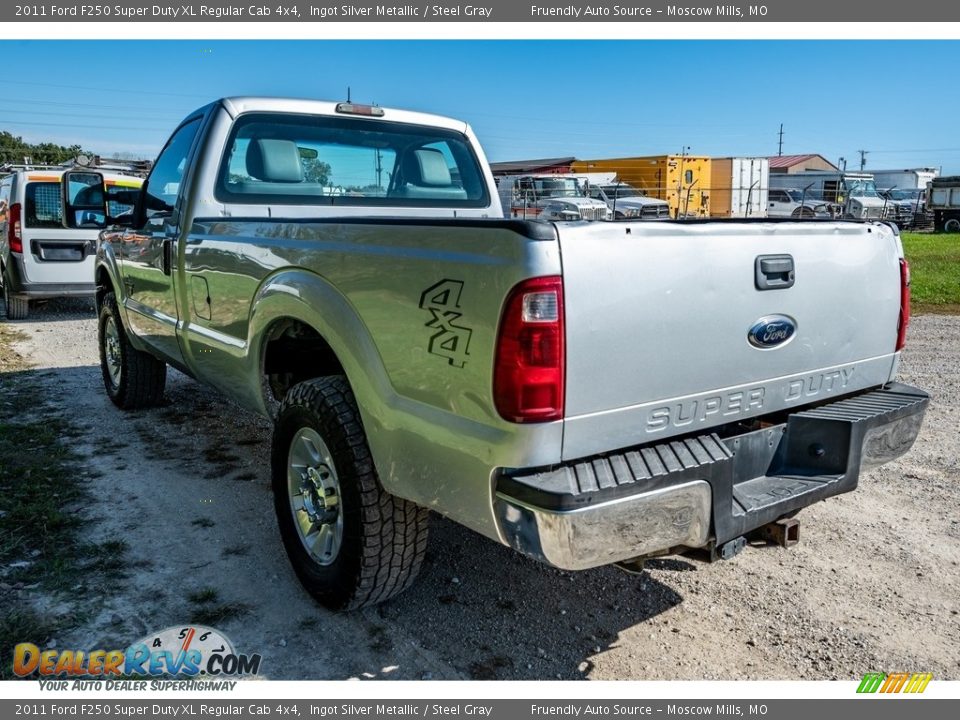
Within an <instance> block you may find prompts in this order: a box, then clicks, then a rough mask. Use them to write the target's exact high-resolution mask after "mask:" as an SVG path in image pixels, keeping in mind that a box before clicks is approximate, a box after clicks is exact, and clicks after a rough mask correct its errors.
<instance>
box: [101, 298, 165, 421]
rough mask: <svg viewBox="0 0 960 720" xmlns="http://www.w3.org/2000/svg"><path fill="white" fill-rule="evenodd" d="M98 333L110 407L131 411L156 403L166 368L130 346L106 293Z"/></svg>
mask: <svg viewBox="0 0 960 720" xmlns="http://www.w3.org/2000/svg"><path fill="white" fill-rule="evenodd" d="M99 330H100V331H99V344H100V369H101V371H102V374H103V386H104V388H106V391H107V395H109V396H110V399H111V400H112V401H113V404H114V405H116V406H117V407H119V408H122V409H123V410H135V409H137V408H144V407H151V406H153V405H156V404H157V403H159V402H160V398H161V397H163V387H164V385H165V384H166V381H167V365H166V363H164V362H163V361H161V360H158V359H157V358H155V357H154V356H153V355H151V354H149V353H145V352H142V351H141V350H137V349H136V348H135V347H134V346H133V345H131V344H130V340H129V339H128V338H127V333H126V330H124V328H123V323H122V322H121V320H120V312H119V310H118V308H117V299H116V297H115V296H114V294H113V293H107V294H106V295H105V296H104V298H103V302H102V303H101V305H100V322H99Z"/></svg>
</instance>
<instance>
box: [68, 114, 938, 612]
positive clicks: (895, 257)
mask: <svg viewBox="0 0 960 720" xmlns="http://www.w3.org/2000/svg"><path fill="white" fill-rule="evenodd" d="M99 182H100V180H99V178H98V176H97V175H96V174H94V173H89V172H86V173H82V172H78V173H73V174H72V175H71V178H70V183H71V186H72V187H74V188H75V189H76V188H82V187H83V186H87V185H88V186H90V187H92V188H94V189H96V186H97V184H98V183H99ZM64 184H65V185H67V184H68V183H64ZM75 196H76V197H88V198H97V197H102V193H98V192H95V191H91V192H86V193H84V192H82V191H77V192H75ZM64 202H65V203H66V204H65V207H69V208H70V209H76V210H82V209H83V208H74V207H72V206H71V204H76V201H75V199H74V198H70V197H65V198H64ZM101 211H103V209H102V208H101ZM74 216H76V213H74V212H67V213H64V217H74ZM120 220H121V223H122V224H117V223H113V222H112V219H110V218H108V220H107V223H108V224H110V227H108V228H107V229H106V230H105V231H104V232H103V233H102V235H101V241H100V243H99V247H98V253H97V267H96V285H97V301H98V307H99V318H100V319H99V344H100V353H101V358H102V366H103V380H104V384H105V386H106V390H107V393H108V394H109V396H110V398H111V399H112V400H113V402H114V403H115V404H116V405H118V406H119V407H121V408H124V409H133V408H140V407H145V406H149V405H151V404H154V403H156V402H157V401H158V400H160V398H161V395H162V393H163V388H164V381H165V370H166V367H167V366H168V365H170V366H172V367H175V368H178V369H179V370H181V371H183V372H185V373H187V374H188V375H190V376H192V377H194V378H196V379H197V380H199V381H200V382H203V383H206V384H209V385H212V386H214V387H216V388H218V389H219V390H220V391H222V392H223V393H224V394H225V395H226V396H228V397H230V398H232V399H233V400H234V401H235V402H237V403H238V404H239V405H242V406H243V407H246V408H249V409H251V410H253V411H255V412H258V413H261V414H263V415H267V416H270V417H272V418H274V419H275V430H274V435H273V448H272V458H271V467H272V478H273V489H274V497H275V505H276V512H277V518H278V521H279V526H280V532H281V535H282V538H283V541H284V544H285V547H286V550H287V552H288V554H289V556H290V559H291V561H292V563H293V566H294V568H295V569H296V571H297V574H298V575H299V577H300V579H301V580H302V582H303V584H304V586H305V587H306V588H307V589H308V590H309V591H310V592H311V593H312V594H313V595H314V596H315V597H316V598H317V599H318V600H320V601H321V602H322V603H324V604H326V605H328V606H330V607H333V608H340V609H346V608H356V607H360V606H363V605H368V604H371V603H376V602H379V601H382V600H385V599H387V598H389V597H391V596H393V595H394V594H396V593H397V592H399V591H401V590H402V589H404V588H405V587H407V586H408V585H409V584H410V583H411V582H412V581H413V579H414V577H415V576H416V573H417V571H418V569H419V567H420V565H421V562H422V560H423V557H424V552H425V547H426V540H427V519H428V511H429V510H434V511H436V512H438V513H441V514H442V515H445V516H447V517H449V518H452V519H453V520H455V521H457V522H459V523H462V524H463V525H465V526H467V527H469V528H472V529H473V530H475V531H477V532H478V533H481V534H482V535H485V536H487V537H489V538H491V539H493V540H495V541H497V542H500V543H503V544H504V545H508V546H510V547H513V548H515V549H516V550H518V551H520V552H522V553H524V554H526V555H529V556H531V557H534V558H537V559H539V560H541V561H544V562H546V563H549V564H551V565H553V566H556V567H559V568H565V569H570V570H577V569H583V568H591V567H596V566H600V565H605V564H611V563H622V564H625V565H626V566H628V567H630V566H632V567H634V568H635V567H637V566H638V565H639V564H640V563H642V561H643V559H644V558H648V557H652V556H656V555H663V554H667V553H676V552H683V551H686V550H689V549H694V548H702V549H704V550H705V551H707V552H708V553H709V554H710V555H711V556H712V557H727V556H729V555H730V554H732V553H733V552H735V551H737V550H739V549H740V548H741V547H742V546H743V542H744V541H743V538H744V537H745V536H746V535H748V534H750V533H754V532H757V531H758V530H763V529H764V528H770V527H772V526H774V525H775V524H776V523H778V522H780V523H783V522H785V520H784V519H789V518H792V517H793V515H795V514H796V513H797V511H799V510H800V509H801V508H803V507H805V506H807V505H810V504H811V503H814V502H816V501H818V500H822V499H824V498H826V497H829V496H832V495H837V494H839V493H843V492H848V491H850V490H853V489H854V488H855V487H856V485H857V480H858V476H859V474H860V471H861V468H862V467H865V466H868V465H871V464H877V463H883V462H886V461H889V460H891V459H893V458H896V457H898V456H899V455H901V454H903V453H904V452H906V451H907V450H908V449H909V448H910V446H911V445H912V443H913V442H914V439H915V438H916V435H917V433H918V431H919V428H920V424H921V421H922V417H923V413H924V409H925V407H926V405H927V402H928V398H927V396H926V394H925V393H923V392H922V391H920V390H917V389H914V388H911V387H907V386H904V385H900V384H897V383H894V382H893V380H894V377H895V375H896V372H897V364H898V361H899V358H900V350H901V348H902V347H903V344H904V338H905V333H906V329H907V323H908V319H909V274H908V269H907V265H906V263H905V261H904V259H903V250H902V247H901V243H900V238H899V236H898V234H897V231H896V230H895V228H892V227H890V226H888V225H885V224H881V223H878V222H868V223H860V222H842V221H828V222H817V221H810V222H790V221H785V222H772V221H762V222H700V221H691V222H672V221H671V222H662V223H646V222H639V221H617V222H610V223H589V222H569V223H552V222H544V221H518V220H511V219H504V218H503V217H502V213H501V208H500V205H499V201H498V198H497V192H496V187H495V185H494V181H493V177H492V176H491V174H490V171H489V168H488V167H487V163H486V161H485V158H484V156H483V153H482V151H481V149H480V147H479V145H478V143H477V141H476V138H475V137H474V135H473V132H472V131H471V129H470V128H469V126H467V125H465V124H464V123H462V122H457V121H455V120H450V119H447V118H442V117H436V116H431V115H423V114H418V113H412V112H404V111H400V110H391V109H385V108H380V107H376V106H362V105H356V104H349V103H340V104H334V103H326V102H314V101H300V100H281V99H264V98H231V99H225V100H219V101H217V102H214V103H211V104H210V105H207V106H206V107H203V108H201V109H199V110H197V111H196V112H194V113H193V114H191V115H190V116H188V117H187V118H186V120H184V122H183V123H181V124H180V126H179V127H178V128H177V130H176V131H175V132H174V134H173V136H172V137H171V138H170V140H169V141H168V143H167V145H166V146H165V147H164V149H163V151H162V152H161V154H160V156H159V157H158V159H157V161H156V164H155V166H154V168H153V171H152V174H151V175H150V177H149V178H148V179H147V181H146V183H145V185H144V187H143V189H142V190H141V191H140V193H139V195H138V197H137V198H136V210H135V212H134V213H133V216H132V217H131V218H128V219H120ZM187 423H188V426H189V421H187ZM195 430H196V431H197V432H200V431H202V427H201V426H200V424H197V426H196V428H195ZM237 521H238V522H241V521H242V520H241V519H239V518H238V519H237ZM786 522H789V520H786Z"/></svg>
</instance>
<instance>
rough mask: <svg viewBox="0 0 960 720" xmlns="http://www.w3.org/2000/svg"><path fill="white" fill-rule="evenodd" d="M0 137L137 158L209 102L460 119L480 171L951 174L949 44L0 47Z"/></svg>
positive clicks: (954, 152) (956, 54)
mask: <svg viewBox="0 0 960 720" xmlns="http://www.w3.org/2000/svg"><path fill="white" fill-rule="evenodd" d="M0 52H2V53H3V56H4V57H8V58H16V60H17V61H16V63H14V64H13V65H8V66H7V67H8V70H9V69H13V68H15V70H14V71H13V72H7V73H5V74H4V75H3V76H2V79H0V91H2V95H0V98H2V99H0V130H9V131H10V132H13V133H14V134H16V135H22V136H23V137H24V138H26V139H28V140H31V141H42V140H51V141H54V142H60V143H63V144H68V145H72V144H74V143H79V144H81V145H83V146H84V147H86V148H88V149H90V150H92V151H94V152H100V153H101V154H113V153H118V152H124V151H126V152H131V153H135V154H138V155H142V156H145V157H152V156H153V155H154V154H155V153H156V151H157V150H158V149H159V147H160V146H161V145H162V144H163V142H164V141H165V139H166V138H167V136H168V135H169V133H170V131H171V130H172V129H173V127H174V126H175V125H176V124H177V122H178V121H179V120H180V119H181V118H182V117H183V116H184V115H185V114H186V113H187V112H189V111H190V110H192V109H193V108H195V107H198V106H200V105H203V104H205V103H206V102H208V101H209V100H212V99H214V98H217V97H221V96H225V95H241V94H264V95H283V96H294V97H313V98H321V99H333V100H337V99H343V98H344V97H345V95H346V87H347V85H350V86H351V87H352V89H353V99H354V100H355V101H359V102H376V103H379V104H381V105H386V106H393V107H402V108H408V109H414V110H421V111H426V112H435V113H440V114H444V115H452V116H454V117H457V118H460V119H463V120H467V121H468V122H470V123H471V124H472V125H473V127H474V129H475V130H476V132H477V134H478V136H479V138H480V140H481V142H482V143H483V146H484V148H485V150H486V152H487V156H488V157H489V159H490V160H491V161H498V160H511V159H523V158H534V157H555V156H565V155H575V156H577V157H581V158H598V157H620V156H628V155H652V154H662V153H679V152H680V151H681V148H683V147H684V146H689V147H690V148H691V150H690V152H692V153H693V154H704V155H715V156H725V155H735V156H736V155H775V154H776V152H777V132H778V130H779V126H780V123H781V122H782V123H783V125H784V145H783V152H784V154H794V153H806V152H818V153H821V154H822V155H824V156H825V157H827V158H828V159H829V160H831V161H833V162H836V161H837V159H838V158H839V157H841V156H842V157H845V158H846V159H847V161H848V166H849V167H856V166H857V165H858V164H859V154H858V152H857V151H858V150H860V149H865V150H868V151H869V154H868V155H867V169H871V168H874V169H878V168H894V167H921V166H931V167H941V166H942V168H943V171H944V172H945V173H948V174H960V130H958V128H960V123H958V120H960V93H957V92H956V87H955V86H954V84H953V83H951V82H950V81H949V80H947V81H944V78H949V77H951V75H952V74H953V72H954V71H955V70H956V68H958V67H960V42H955V41H946V42H934V41H930V42H925V41H919V42H918V41H890V42H887V41H883V42H861V41H817V42H807V41H650V40H636V41H554V40H544V41H534V40H526V41H453V42H446V41H386V40H380V41H343V42H331V41H254V42H247V41H226V42H200V41H136V42H133V41H123V42H120V41H0Z"/></svg>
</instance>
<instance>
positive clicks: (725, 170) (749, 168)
mask: <svg viewBox="0 0 960 720" xmlns="http://www.w3.org/2000/svg"><path fill="white" fill-rule="evenodd" d="M769 186H770V161H769V160H768V159H767V158H762V157H730V158H714V159H713V162H712V163H711V172H710V215H711V217H730V218H745V217H766V214H767V198H768V195H769V192H768V190H769Z"/></svg>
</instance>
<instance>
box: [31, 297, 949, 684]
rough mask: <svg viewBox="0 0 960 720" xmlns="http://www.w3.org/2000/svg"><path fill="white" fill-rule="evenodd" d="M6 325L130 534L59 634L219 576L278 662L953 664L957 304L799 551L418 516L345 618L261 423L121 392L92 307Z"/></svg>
mask: <svg viewBox="0 0 960 720" xmlns="http://www.w3.org/2000/svg"><path fill="white" fill-rule="evenodd" d="M17 325H18V327H19V329H21V330H23V331H25V332H26V333H27V334H28V335H29V339H28V340H27V341H25V342H23V343H21V344H20V345H19V346H18V349H19V350H20V352H22V353H23V354H24V355H25V356H26V357H27V358H29V359H30V361H31V362H33V363H34V365H35V367H36V370H35V371H34V372H37V373H39V374H40V375H41V377H42V379H43V382H44V383H45V384H46V386H47V387H48V388H49V392H50V395H51V397H54V398H56V399H57V401H58V402H62V403H63V405H64V407H65V408H68V411H69V413H70V414H71V415H73V416H74V417H75V418H76V420H77V421H78V422H79V423H80V424H81V425H82V426H84V427H86V428H88V432H87V434H86V436H85V438H84V440H83V442H82V446H81V447H80V448H79V449H80V450H83V451H85V452H87V453H88V454H89V459H88V460H87V462H89V463H90V465H91V466H93V468H94V469H95V470H99V471H100V472H102V477H100V478H99V479H97V480H96V481H94V482H95V487H94V488H93V489H94V492H95V495H96V497H97V498H98V502H97V503H96V505H95V506H93V507H90V508H87V509H86V510H85V512H86V513H87V514H88V515H89V516H90V518H91V524H90V533H91V536H92V539H104V538H109V537H114V538H117V537H120V538H124V539H126V540H127V542H128V543H129V546H130V550H129V553H128V555H129V558H128V559H129V571H128V576H127V579H126V580H124V581H122V582H121V583H120V584H119V585H118V586H117V587H115V588H114V591H113V592H111V593H109V594H108V595H107V596H105V597H104V598H102V599H101V600H99V601H98V602H99V606H98V607H99V609H98V611H97V612H96V613H95V617H93V618H92V619H91V621H90V622H88V623H87V624H85V625H84V626H82V627H78V628H75V629H73V630H71V631H70V632H69V633H68V636H65V637H62V638H58V643H59V645H60V647H112V646H113V644H114V643H116V644H119V645H121V646H123V645H124V644H126V643H128V642H131V641H132V640H134V639H135V638H138V637H140V636H142V635H144V634H146V633H147V632H148V631H152V630H158V629H161V628H163V627H166V626H168V625H173V624H177V623H181V622H183V621H184V620H185V618H188V617H190V614H191V613H192V612H194V611H195V610H196V608H195V607H194V606H192V605H191V601H190V600H189V599H188V596H189V594H190V593H193V592H196V591H198V590H201V589H204V588H215V589H216V590H217V591H218V592H219V596H220V599H221V601H223V603H224V604H225V607H227V608H232V611H231V612H228V613H227V615H228V617H227V618H226V619H224V620H223V621H221V622H219V623H216V625H217V626H218V627H220V628H222V629H223V630H224V631H226V633H227V634H228V635H229V636H230V637H231V638H232V639H233V641H234V643H235V645H236V646H237V647H238V649H240V650H241V651H242V652H260V653H262V654H263V656H264V663H263V671H264V673H265V674H266V676H268V677H270V678H274V679H304V678H309V679H344V678H399V679H431V678H432V679H446V678H476V679H483V678H500V679H552V678H562V679H575V678H589V679H599V680H616V679H747V678H750V679H783V680H795V679H806V680H815V679H853V678H857V679H859V677H860V676H861V675H862V674H863V673H864V672H867V671H871V670H873V671H894V670H906V671H916V672H932V673H933V674H934V676H935V677H936V678H938V679H960V649H958V648H960V622H958V618H957V613H958V609H960V601H958V597H957V588H958V587H960V567H958V562H960V543H958V539H960V524H958V523H960V512H958V511H960V461H958V457H960V452H958V450H960V317H956V316H953V317H948V316H934V315H926V316H920V317H916V318H914V321H913V326H912V328H911V332H910V340H909V343H908V349H907V351H906V353H905V355H904V361H903V365H902V368H901V380H903V381H904V382H908V383H912V384H916V385H918V386H919V387H922V388H925V389H927V390H928V391H929V392H930V393H931V395H932V396H933V402H932V403H931V406H930V409H929V411H928V413H927V418H926V422H925V425H924V429H923V432H922V434H921V437H920V438H919V440H918V441H917V444H916V445H915V447H914V449H913V450H912V451H911V452H910V453H909V454H908V455H907V456H906V457H905V458H903V459H901V460H900V461H898V462H895V463H892V464H890V465H887V466H885V467H883V468H880V469H879V470H875V471H873V472H870V473H868V474H865V475H864V476H863V477H862V478H861V483H860V488H859V489H858V490H857V491H856V492H854V493H851V494H848V495H844V496H841V497H838V498H833V499H831V500H829V501H827V502H825V503H820V504H818V505H816V506H814V507H811V508H808V509H806V510H804V511H803V512H802V513H801V514H800V516H799V518H800V520H801V525H802V527H801V538H802V540H801V543H800V544H799V545H797V546H796V547H793V548H790V549H783V548H778V547H770V546H763V547H754V548H750V549H748V550H747V551H745V552H743V553H741V554H740V555H739V556H737V557H736V558H734V559H733V560H731V561H728V562H722V563H715V564H705V563H702V562H700V561H697V560H691V559H688V558H684V557H677V558H669V559H663V560H658V561H652V562H650V563H649V564H648V570H647V571H646V572H645V573H643V574H642V575H639V576H633V575H627V574H625V573H623V572H621V571H619V570H616V569H613V568H604V569H599V570H591V571H586V572H580V573H567V572H561V571H557V570H553V569H550V568H547V567H544V566H541V565H539V564H537V563H534V562H532V561H529V560H526V559H525V558H522V557H520V556H519V555H517V554H515V553H513V552H512V551H509V550H507V549H505V548H502V547H500V546H498V545H496V544H495V543H493V542H491V541H489V540H486V539H484V538H481V537H479V536H477V535H474V534H473V533H471V532H470V531H468V530H465V529H462V528H460V527H459V526H457V525H454V524H452V523H450V522H448V521H446V520H443V519H441V518H435V519H434V520H433V525H432V527H431V532H432V536H431V549H430V550H429V553H428V556H427V561H426V564H425V567H424V571H423V573H422V575H421V577H420V580H419V582H418V583H417V584H416V585H415V587H414V588H413V589H412V590H410V591H408V592H407V593H405V594H404V595H402V596H400V597H399V598H397V599H395V600H393V601H391V602H389V603H387V604H385V605H383V606H380V607H378V608H374V609H367V610H364V611H360V612H356V613H352V614H347V615H335V614H331V613H328V612H326V611H325V610H323V609H322V608H320V607H318V606H317V605H316V604H315V603H313V602H312V601H311V599H310V598H309V597H308V596H307V595H306V593H304V592H303V591H302V590H301V589H300V586H299V585H298V584H297V581H296V579H295V577H294V575H293V572H292V570H291V569H290V567H289V565H288V563H287V560H286V556H285V554H284V552H283V549H282V546H281V544H280V540H279V536H278V533H277V530H276V525H275V520H274V516H273V509H272V503H271V497H270V487H269V477H268V468H267V458H268V450H269V431H270V429H269V426H268V425H267V424H266V423H265V422H264V421H262V420H261V419H259V418H257V417H255V416H252V415H249V414H247V413H245V412H242V411H239V410H237V409H236V408H235V407H234V406H233V405H231V404H230V403H228V402H226V401H224V400H222V399H221V398H220V397H219V396H218V395H216V394H215V393H213V392H211V391H208V390H206V389H204V388H202V387H200V386H198V385H197V384H196V383H194V382H193V381H191V380H189V379H188V378H185V377H184V376H182V375H179V374H178V373H175V372H172V373H171V374H170V378H169V380H168V385H167V399H168V404H167V405H166V406H165V407H162V408H158V409H155V410H151V411H148V412H141V413H136V414H124V413H121V412H120V411H119V410H116V409H115V408H114V407H113V406H112V405H111V404H110V403H109V401H108V400H107V398H106V396H105V394H104V393H103V390H102V386H101V379H100V370H99V366H98V360H97V350H96V346H95V327H96V323H95V319H94V316H93V310H92V306H91V305H90V304H89V303H85V302H77V301H72V302H57V303H50V304H48V305H47V306H46V307H44V308H39V309H38V310H37V311H36V313H35V314H34V315H33V317H31V319H30V320H29V321H27V322H23V323H18V324H17ZM230 615H232V617H229V616H230Z"/></svg>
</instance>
